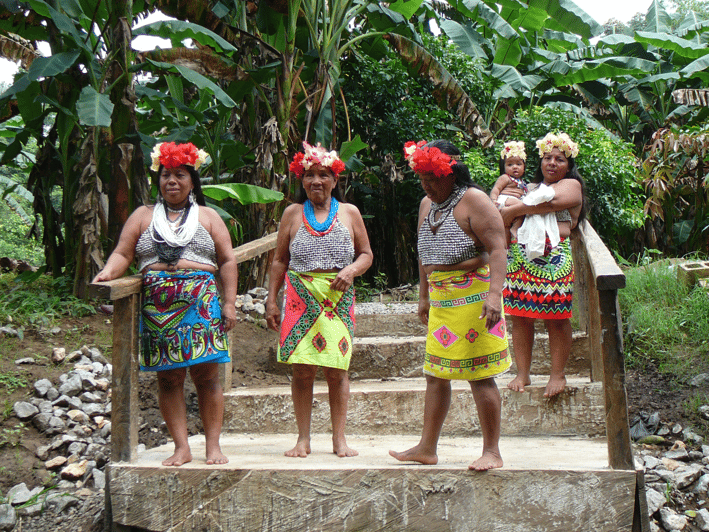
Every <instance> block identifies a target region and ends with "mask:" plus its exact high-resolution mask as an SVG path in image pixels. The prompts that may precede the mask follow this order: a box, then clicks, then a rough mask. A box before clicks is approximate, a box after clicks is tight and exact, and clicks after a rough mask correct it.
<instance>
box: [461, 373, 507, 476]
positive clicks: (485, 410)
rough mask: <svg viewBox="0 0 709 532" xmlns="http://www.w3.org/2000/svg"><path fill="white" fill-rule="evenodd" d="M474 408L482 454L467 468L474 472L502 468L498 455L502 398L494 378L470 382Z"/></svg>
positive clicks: (500, 458) (500, 457)
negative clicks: (477, 420) (475, 409)
mask: <svg viewBox="0 0 709 532" xmlns="http://www.w3.org/2000/svg"><path fill="white" fill-rule="evenodd" d="M470 389H471V390H472V392H473V398H474V399H475V406H476V408H477V409H478V418H479V419H480V429H481V430H482V433H483V454H482V456H481V457H480V458H478V459H477V460H475V461H474V462H473V463H472V464H470V465H469V466H468V469H472V470H475V471H487V470H488V469H493V468H495V467H502V456H501V455H500V447H499V443H500V420H501V416H502V398H501V397H500V390H498V389H497V384H496V383H495V379H494V378H489V379H483V380H481V381H470Z"/></svg>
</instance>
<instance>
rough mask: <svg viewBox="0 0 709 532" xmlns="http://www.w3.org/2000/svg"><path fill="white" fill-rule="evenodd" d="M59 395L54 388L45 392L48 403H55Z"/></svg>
mask: <svg viewBox="0 0 709 532" xmlns="http://www.w3.org/2000/svg"><path fill="white" fill-rule="evenodd" d="M60 395H61V394H60V393H59V390H57V389H56V388H54V387H52V388H50V389H49V390H47V400H49V401H55V400H56V399H58V398H59V396H60Z"/></svg>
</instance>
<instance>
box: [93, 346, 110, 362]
mask: <svg viewBox="0 0 709 532" xmlns="http://www.w3.org/2000/svg"><path fill="white" fill-rule="evenodd" d="M89 358H90V359H91V361H92V362H98V363H99V364H108V359H107V358H106V357H105V356H103V355H102V354H101V351H99V350H98V348H96V347H92V348H91V349H89Z"/></svg>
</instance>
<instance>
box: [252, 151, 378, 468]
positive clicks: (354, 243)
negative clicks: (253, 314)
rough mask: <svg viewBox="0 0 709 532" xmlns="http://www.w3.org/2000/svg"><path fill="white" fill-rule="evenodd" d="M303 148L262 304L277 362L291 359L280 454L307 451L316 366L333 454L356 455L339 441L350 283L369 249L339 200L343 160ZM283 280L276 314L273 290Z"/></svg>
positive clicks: (349, 208)
mask: <svg viewBox="0 0 709 532" xmlns="http://www.w3.org/2000/svg"><path fill="white" fill-rule="evenodd" d="M303 146H304V148H305V151H304V153H297V154H296V155H295V157H294V158H293V162H292V163H291V165H290V170H291V171H292V172H294V173H295V175H296V177H297V178H298V179H300V180H301V184H302V187H301V190H300V198H299V201H298V203H295V204H293V205H290V206H289V207H288V208H286V210H285V211H284V213H283V217H282V219H281V224H280V227H279V229H278V240H277V247H276V253H275V256H274V259H273V264H272V265H271V271H270V281H269V292H268V293H269V294H270V296H269V298H268V301H267V304H266V320H267V322H268V326H269V327H270V328H271V329H273V330H275V331H278V332H280V342H279V345H278V361H279V362H283V363H286V364H292V365H293V380H292V382H291V393H292V395H293V405H294V409H295V419H296V423H297V425H298V441H297V442H296V444H295V447H293V448H292V449H290V450H289V451H286V453H285V455H286V456H290V457H300V458H305V457H307V456H308V454H310V417H311V412H312V407H313V383H314V381H315V374H316V373H317V370H318V367H319V366H321V367H322V368H323V372H324V373H325V378H326V379H327V385H328V390H329V395H330V417H331V421H332V446H333V452H334V453H335V454H337V456H340V457H345V456H356V455H357V454H358V453H357V451H355V450H354V449H351V448H350V447H348V445H347V441H346V439H345V423H346V421H347V402H348V400H349V394H350V383H349V378H348V375H347V370H348V369H349V365H350V357H351V356H352V336H353V335H354V300H355V295H354V288H353V286H352V282H353V281H354V278H355V277H357V276H358V275H362V274H363V273H364V272H365V271H366V270H367V268H369V266H370V265H371V264H372V250H371V248H370V246H369V239H368V238H367V231H366V229H365V227H364V221H363V220H362V216H361V215H360V213H359V210H358V209H357V207H355V206H354V205H350V204H348V203H344V202H342V196H341V194H340V190H339V188H338V186H337V182H338V176H339V174H340V172H342V171H343V170H344V169H345V165H344V163H343V162H342V161H341V160H340V158H339V157H338V155H337V153H336V152H334V151H331V152H328V151H326V150H325V149H324V148H322V147H320V145H318V146H316V147H314V146H311V145H310V144H308V143H306V142H304V143H303ZM284 280H285V282H286V293H285V303H284V305H283V308H284V316H283V319H281V312H280V310H279V308H278V302H277V300H276V299H277V295H276V294H278V292H279V290H280V289H281V286H283V282H284Z"/></svg>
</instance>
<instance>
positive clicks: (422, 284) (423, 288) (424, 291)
mask: <svg viewBox="0 0 709 532" xmlns="http://www.w3.org/2000/svg"><path fill="white" fill-rule="evenodd" d="M430 210H431V200H430V199H428V197H426V198H423V199H422V200H421V204H420V205H419V219H418V224H417V226H416V233H417V234H418V231H420V230H421V224H422V223H423V220H424V219H425V218H426V216H427V215H428V211H430ZM418 264H419V309H418V314H419V320H421V323H423V324H424V325H426V326H427V325H428V311H429V310H430V309H431V300H430V299H429V293H428V276H427V275H426V270H425V269H424V267H423V264H421V259H419V261H418Z"/></svg>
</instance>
